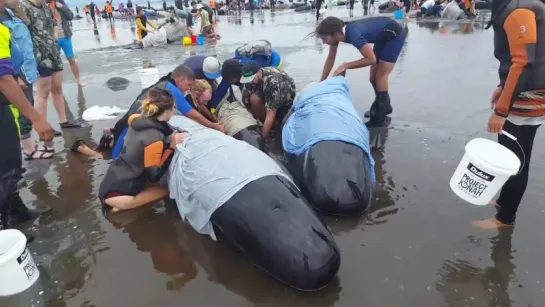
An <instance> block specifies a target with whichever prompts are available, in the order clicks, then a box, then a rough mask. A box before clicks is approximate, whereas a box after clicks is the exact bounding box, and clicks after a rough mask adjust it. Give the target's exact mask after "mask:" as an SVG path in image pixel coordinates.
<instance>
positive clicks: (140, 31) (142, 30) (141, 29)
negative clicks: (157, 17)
mask: <svg viewBox="0 0 545 307" xmlns="http://www.w3.org/2000/svg"><path fill="white" fill-rule="evenodd" d="M135 21H136V37H137V38H138V40H139V41H141V40H142V39H143V38H144V37H146V35H148V32H149V29H148V28H147V27H146V26H147V25H149V26H150V27H152V28H153V30H157V27H156V26H155V25H154V24H152V23H151V22H150V21H149V20H148V18H147V17H146V15H145V14H144V9H143V8H142V7H141V6H138V7H136V18H135Z"/></svg>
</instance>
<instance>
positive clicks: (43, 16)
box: [20, 0, 62, 70]
mask: <svg viewBox="0 0 545 307" xmlns="http://www.w3.org/2000/svg"><path fill="white" fill-rule="evenodd" d="M20 5H21V7H22V9H23V12H24V13H25V15H26V17H27V18H28V20H29V21H30V24H29V25H28V29H29V30H30V34H31V36H32V44H33V45H34V56H35V57H36V62H37V63H38V66H41V67H46V68H50V69H54V70H62V60H61V54H60V51H59V47H58V46H57V42H56V41H55V37H54V36H53V28H54V26H55V20H54V19H53V14H52V12H51V9H50V8H49V6H48V5H47V4H44V5H41V6H37V5H35V4H33V3H31V2H30V1H28V0H21V1H20Z"/></svg>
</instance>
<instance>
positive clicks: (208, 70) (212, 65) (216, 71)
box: [202, 56, 221, 80]
mask: <svg viewBox="0 0 545 307" xmlns="http://www.w3.org/2000/svg"><path fill="white" fill-rule="evenodd" d="M202 71H203V73H204V76H205V77H206V79H209V80H215V79H217V78H219V77H221V64H220V61H218V59H216V58H215V57H213V56H209V57H206V59H204V62H203V63H202Z"/></svg>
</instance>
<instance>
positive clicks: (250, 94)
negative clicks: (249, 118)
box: [240, 61, 295, 138]
mask: <svg viewBox="0 0 545 307" xmlns="http://www.w3.org/2000/svg"><path fill="white" fill-rule="evenodd" d="M240 83H241V84H243V85H244V90H243V92H242V102H243V103H244V104H245V105H246V106H247V107H248V110H249V111H250V112H251V113H252V115H253V116H254V117H255V118H256V119H257V120H259V121H261V122H262V123H263V137H264V138H266V137H268V136H269V134H270V133H271V131H272V129H273V127H274V123H275V122H277V123H282V120H283V119H284V116H286V114H287V113H288V112H289V110H290V108H291V106H292V104H293V99H294V98H295V82H294V81H293V79H292V78H291V77H290V76H288V74H287V73H285V72H284V71H282V70H279V69H278V68H275V67H265V68H261V66H259V64H257V63H256V62H253V61H252V62H248V63H246V64H244V65H242V78H240Z"/></svg>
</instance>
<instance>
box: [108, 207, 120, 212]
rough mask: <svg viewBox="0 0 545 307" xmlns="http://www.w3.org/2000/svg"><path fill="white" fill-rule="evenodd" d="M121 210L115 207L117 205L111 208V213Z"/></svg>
mask: <svg viewBox="0 0 545 307" xmlns="http://www.w3.org/2000/svg"><path fill="white" fill-rule="evenodd" d="M119 211H120V210H119V209H118V208H115V207H112V209H111V211H110V212H111V213H116V212H119Z"/></svg>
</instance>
